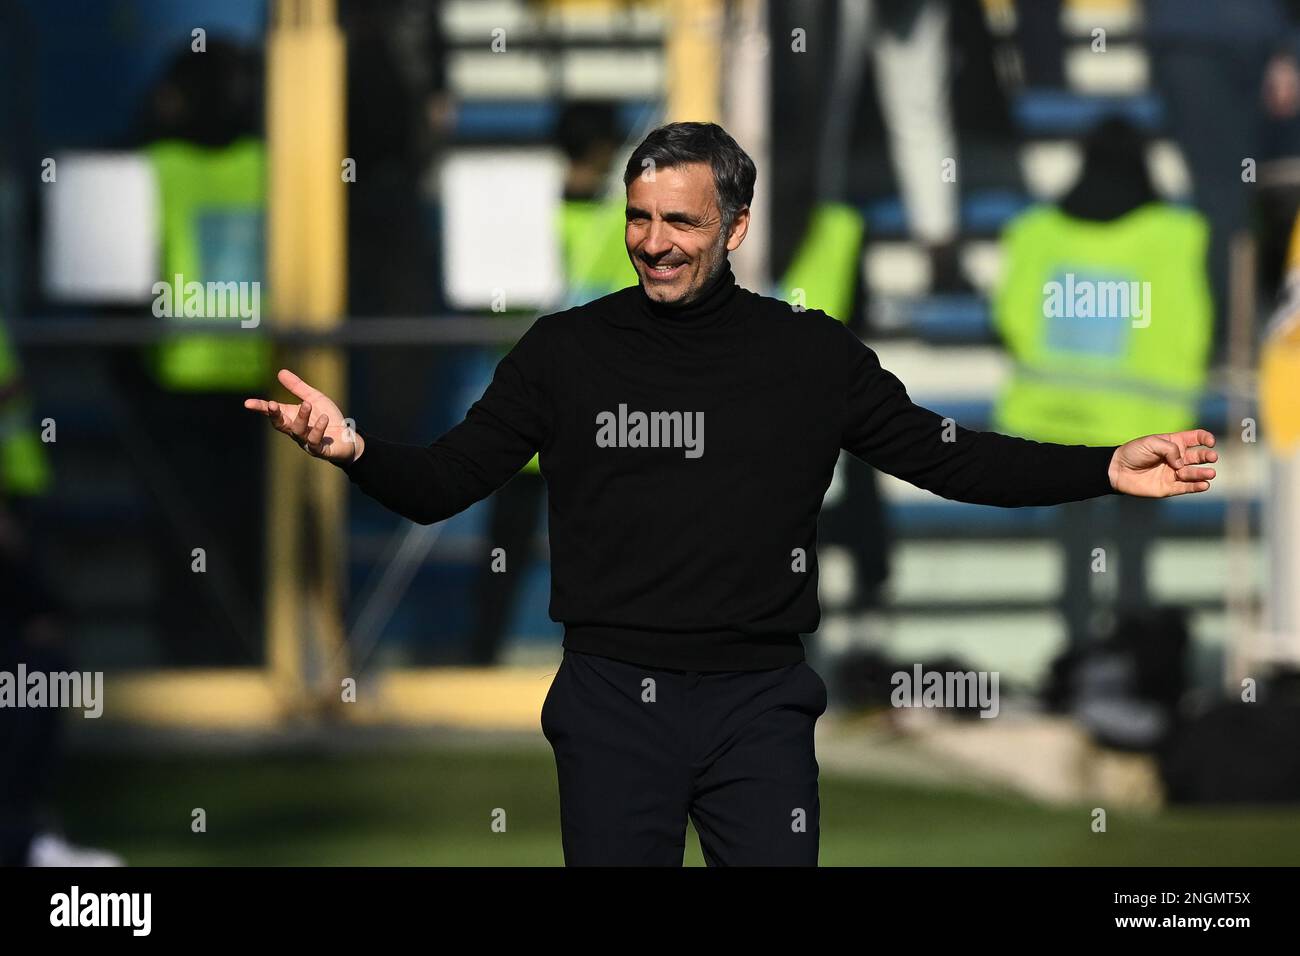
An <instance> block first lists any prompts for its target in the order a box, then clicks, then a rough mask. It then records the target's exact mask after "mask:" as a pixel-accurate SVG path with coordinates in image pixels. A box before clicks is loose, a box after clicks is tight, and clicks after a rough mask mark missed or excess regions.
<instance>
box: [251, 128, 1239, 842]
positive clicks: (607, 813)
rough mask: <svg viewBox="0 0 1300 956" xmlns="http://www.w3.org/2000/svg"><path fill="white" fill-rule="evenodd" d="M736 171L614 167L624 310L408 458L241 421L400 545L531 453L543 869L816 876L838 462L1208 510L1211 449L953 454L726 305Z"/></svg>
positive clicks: (722, 149)
mask: <svg viewBox="0 0 1300 956" xmlns="http://www.w3.org/2000/svg"><path fill="white" fill-rule="evenodd" d="M754 178H755V170H754V164H753V162H752V161H751V160H750V158H749V157H748V156H747V155H746V154H745V153H744V151H743V150H741V148H740V147H739V146H738V145H737V144H736V142H735V141H734V140H733V139H732V138H731V137H730V136H728V135H727V134H726V132H725V131H723V130H722V128H721V127H719V126H717V125H715V124H711V123H674V124H670V125H668V126H664V127H661V128H660V129H657V130H655V131H654V132H652V133H651V134H650V135H649V136H648V137H647V138H646V139H645V141H644V142H642V143H641V145H640V146H638V147H637V149H636V150H635V151H634V152H633V154H632V156H631V158H630V159H629V161H628V164H627V168H626V171H625V173H624V182H625V184H626V186H627V233H626V242H627V249H628V254H629V256H630V257H631V260H632V264H633V265H634V266H635V268H636V270H637V272H638V273H639V275H640V279H641V281H640V284H639V285H638V286H635V287H632V288H629V289H624V290H623V291H621V292H616V293H613V294H612V295H608V296H605V297H604V298H601V299H597V300H595V301H594V302H591V303H588V304H587V305H583V306H579V307H577V308H573V309H569V310H567V311H565V312H560V313H556V314H553V315H546V316H543V317H542V318H540V319H538V320H537V321H536V322H535V323H534V324H533V325H532V326H531V327H530V328H529V330H528V331H527V332H526V333H525V334H524V335H523V337H522V338H521V339H520V340H519V342H518V344H517V345H516V346H515V348H514V349H513V350H512V351H511V352H510V353H509V354H508V355H507V356H506V357H505V358H504V359H502V361H501V363H500V364H499V365H498V367H497V370H496V374H495V376H494V378H493V380H492V383H491V384H490V385H489V386H488V388H487V391H486V392H485V393H484V395H483V397H482V398H481V399H480V400H479V401H477V402H475V403H474V405H473V406H472V407H471V408H470V410H469V412H468V414H467V415H466V417H465V420H464V421H462V422H461V423H460V424H459V425H457V426H455V427H454V428H452V429H451V430H450V431H448V432H447V433H446V434H445V435H443V436H442V437H441V438H439V439H438V440H437V441H435V442H434V443H433V444H431V445H428V446H420V445H409V444H401V443H398V442H393V441H388V440H385V439H382V438H379V437H378V436H376V435H375V434H374V433H373V432H371V431H370V430H369V429H368V428H367V429H362V430H358V431H357V432H356V433H355V434H352V433H351V432H349V431H345V428H344V425H343V416H342V413H341V412H340V411H339V409H338V407H337V406H336V405H334V403H333V402H332V401H330V399H329V398H328V397H327V396H325V395H323V394H322V393H320V392H319V391H317V390H316V389H313V388H312V387H311V386H310V385H308V384H307V383H305V382H303V381H302V380H301V379H299V378H298V377H297V376H296V375H294V374H293V373H292V372H290V371H288V370H284V371H282V372H281V373H280V381H281V383H282V384H283V385H284V386H285V387H286V388H287V389H288V390H289V391H290V392H292V393H293V394H294V395H295V396H297V397H298V398H299V399H300V400H301V403H300V404H298V405H290V404H281V403H277V402H272V401H264V400H261V399H249V400H248V401H247V402H246V403H245V406H246V407H247V408H250V409H252V410H254V411H257V412H260V413H262V414H264V415H266V416H267V417H268V418H270V419H271V421H272V424H273V425H274V426H275V427H276V428H277V429H278V430H280V431H283V432H285V433H286V434H288V435H290V436H292V437H293V438H294V440H295V441H297V442H298V443H299V444H300V445H301V446H302V447H303V448H304V449H306V450H307V451H308V452H309V453H310V454H312V455H315V456H318V457H322V458H325V459H327V460H329V461H332V462H334V463H335V464H337V465H339V466H340V467H342V468H344V469H345V470H346V472H347V474H348V476H349V478H350V479H351V480H352V481H353V482H354V483H355V484H356V485H357V486H358V487H359V488H361V490H362V491H364V492H365V493H366V494H368V495H370V496H372V497H374V498H375V499H376V500H378V501H380V502H381V503H383V504H384V505H386V506H387V507H389V508H391V509H392V510H394V511H396V512H398V513H399V514H402V515H404V516H406V517H407V518H410V519H411V520H413V521H418V522H420V523H422V524H428V523H432V522H435V521H441V520H443V519H445V518H448V517H450V516H451V515H454V514H456V513H457V512H459V511H462V510H464V509H465V508H467V507H469V506H470V505H471V504H473V503H474V502H476V501H479V500H480V499H482V498H484V497H486V496H487V495H489V494H491V493H492V491H494V490H495V489H496V488H498V487H500V486H501V485H503V484H504V483H505V482H506V481H507V480H509V479H510V478H511V477H512V476H513V475H514V474H515V473H516V472H517V471H518V470H519V469H520V468H521V467H523V465H524V463H525V462H527V461H528V459H529V457H531V455H532V454H533V453H534V451H538V452H540V460H541V468H542V474H543V476H544V477H545V478H546V482H547V491H548V497H549V519H550V543H551V586H552V593H551V617H552V618H553V619H555V620H556V621H561V622H563V624H564V648H565V650H564V659H563V663H562V664H561V667H560V670H559V672H558V674H557V675H556V678H555V681H554V683H553V684H552V686H551V689H550V692H549V694H548V695H547V699H546V702H545V704H544V705H543V708H542V718H541V719H542V729H543V732H544V733H545V735H546V737H547V739H548V740H549V741H550V743H551V745H552V747H553V749H554V751H555V757H556V766H557V769H558V776H559V788H560V810H561V827H562V831H563V841H564V854H565V861H566V862H567V863H569V864H571V865H572V864H588V863H603V864H618V863H628V864H668V865H680V864H681V861H682V852H683V848H684V845H685V831H686V820H687V817H688V816H689V817H690V819H691V820H692V821H693V822H694V823H695V827H696V830H697V832H698V833H699V836H700V843H701V846H702V849H703V851H704V855H705V858H706V860H707V861H708V862H709V863H710V864H763V863H777V864H809V865H811V864H815V863H816V861H817V843H818V819H819V813H818V798H817V761H816V759H815V756H814V752H813V725H814V724H815V723H816V720H817V718H818V717H819V716H820V715H821V713H822V712H823V711H824V709H825V707H826V687H825V685H824V684H823V683H822V681H821V679H820V678H819V677H818V676H817V674H816V673H815V672H814V671H812V669H811V668H809V667H808V665H807V664H806V663H805V662H804V654H803V647H802V644H801V642H800V635H801V634H803V633H809V632H811V631H814V630H816V628H817V624H818V604H817V560H816V555H817V552H816V545H817V537H816V532H817V513H818V509H819V508H820V506H821V501H822V496H823V494H824V493H825V491H826V489H827V486H828V484H829V482H830V480H831V475H832V472H833V470H834V467H835V461H836V458H837V456H838V454H839V452H840V449H841V448H844V449H847V450H849V451H850V452H852V453H853V454H855V455H857V456H858V457H860V458H862V459H863V460H865V461H866V462H868V463H869V464H871V465H874V466H875V467H877V468H879V469H880V470H882V471H885V472H888V473H889V474H892V475H896V476H898V477H900V478H903V479H906V480H907V481H910V482H912V483H914V484H916V485H919V486H920V487H922V488H926V489H929V490H930V491H933V492H935V493H936V494H939V495H942V496H944V497H946V498H951V499H954V500H958V501H969V502H977V503H982V504H991V505H1000V506H1003V507H1015V506H1020V505H1048V504H1055V503H1058V502H1066V501H1076V500H1080V499H1084V498H1090V497H1094V496H1098V495H1105V494H1111V493H1125V494H1133V495H1140V496H1144V497H1165V496H1169V495H1176V494H1185V493H1190V492H1198V491H1205V490H1207V489H1208V488H1209V485H1210V479H1212V478H1213V477H1214V470H1213V469H1211V468H1205V467H1199V466H1201V465H1203V464H1204V463H1207V462H1213V461H1215V460H1216V459H1217V455H1216V453H1215V452H1214V451H1212V450H1211V449H1210V448H1208V447H1203V446H1208V445H1212V444H1213V442H1214V437H1213V436H1212V435H1210V434H1209V433H1208V432H1205V431H1201V430H1195V431H1188V432H1182V433H1179V434H1175V435H1151V436H1146V437H1144V438H1139V439H1135V440H1133V441H1131V442H1128V443H1127V444H1125V445H1120V446H1117V447H1108V448H1091V447H1085V446H1063V445H1051V444H1039V443H1035V442H1031V441H1024V440H1022V439H1018V438H1011V437H1007V436H1004V435H998V434H994V433H991V432H975V431H970V430H968V429H964V428H961V427H960V426H958V425H957V424H956V423H955V422H952V421H951V420H947V419H943V418H940V417H939V416H938V415H936V414H935V413H933V412H930V411H928V410H926V409H924V408H920V407H919V406H917V405H914V404H912V402H911V400H910V399H909V398H908V395H907V392H906V390H905V389H904V388H903V385H902V383H901V382H900V381H899V380H898V379H897V378H895V377H894V376H893V375H891V374H890V373H889V372H887V371H885V370H884V369H883V368H881V366H880V363H879V361H878V360H877V358H876V354H875V353H874V352H873V351H872V350H871V349H869V348H868V347H867V346H865V345H864V344H863V343H862V342H861V341H860V340H859V339H858V338H857V337H856V336H855V335H854V334H853V333H851V332H849V331H848V330H847V329H845V327H844V326H843V325H841V324H840V323H839V322H838V321H836V320H835V319H832V318H830V317H829V316H827V315H825V314H824V313H821V312H818V311H815V310H814V311H806V312H800V311H797V310H795V309H793V308H791V306H789V305H788V304H786V303H785V302H782V301H780V300H776V299H771V298H767V297H764V296H761V295H757V294H755V293H753V292H750V291H748V290H746V289H742V288H740V287H739V286H737V285H736V282H735V277H734V276H733V275H732V273H731V268H730V265H729V264H728V261H727V255H728V253H730V252H731V251H733V250H735V249H736V248H737V247H738V246H739V245H740V243H741V242H742V241H743V240H744V238H745V233H746V230H747V229H748V226H749V203H750V201H751V198H752V195H753V187H754Z"/></svg>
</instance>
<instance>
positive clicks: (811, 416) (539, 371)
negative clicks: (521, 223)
mask: <svg viewBox="0 0 1300 956" xmlns="http://www.w3.org/2000/svg"><path fill="white" fill-rule="evenodd" d="M656 413H658V414H656ZM361 434H362V436H363V437H364V439H365V452H364V453H363V454H362V456H361V457H360V458H359V459H357V461H355V462H354V463H352V464H351V465H350V466H348V467H347V469H346V470H347V472H348V475H349V477H350V478H351V480H352V481H353V482H354V483H355V484H356V485H357V486H358V487H359V488H361V490H362V491H364V492H365V493H366V494H368V495H370V496H371V497H373V498H375V499H376V500H378V501H379V502H381V503H382V504H384V505H385V506H387V507H388V508H391V509H392V510H393V511H396V512H397V513H399V514H401V515H404V516H406V517H407V518H410V519H411V520H412V521H417V522H419V523H421V524H429V523H432V522H435V521H441V520H443V519H445V518H448V517H450V516H451V515H454V514H456V513H457V512H459V511H462V510H464V509H465V508H468V507H469V506H470V505H472V504H473V503H474V502H476V501H479V500H480V499H482V498H485V497H486V496H487V495H489V494H491V493H492V492H493V491H494V490H495V489H497V488H499V487H500V486H501V485H503V484H505V482H506V481H508V480H509V479H510V478H511V477H512V476H513V475H514V474H515V473H516V472H518V471H519V470H520V468H522V467H523V466H524V464H525V463H526V462H527V461H528V459H529V458H530V457H531V456H532V455H533V453H534V452H535V451H539V452H540V462H541V469H542V475H543V477H544V478H545V479H546V483H547V490H548V497H549V516H550V545H551V608H550V612H551V618H552V619H553V620H556V621H559V622H562V623H563V624H564V632H565V633H564V646H565V647H568V648H571V649H573V650H578V651H586V652H588V653H594V654H600V655H604V656H606V657H612V658H616V659H620V660H625V661H631V662H633V663H640V664H644V665H647V666H657V667H668V668H677V669H683V670H759V669H763V668H771V667H780V666H783V665H786V664H790V663H794V662H796V661H799V660H802V659H803V645H802V642H801V641H800V634H805V633H810V632H812V631H814V630H816V629H817V624H818V620H819V614H820V611H819V607H818V603H817V551H816V549H817V513H818V510H819V509H820V508H821V502H822V496H823V495H824V494H825V492H826V489H827V486H828V485H829V483H830V480H831V475H832V473H833V471H834V468H835V462H836V459H837V458H838V456H839V453H840V449H841V448H844V449H847V450H848V451H850V452H852V453H853V454H855V455H857V456H858V457H859V458H861V459H863V460H864V461H866V462H867V463H869V464H871V465H873V466H875V467H876V468H878V469H880V470H881V471H884V472H887V473H889V474H891V475H896V476H898V477H899V478H903V479H905V480H907V481H910V482H911V483H913V484H915V485H918V486H920V487H922V488H926V489H928V490H930V491H932V492H934V493H935V494H938V495H942V496H943V497H945V498H951V499H953V500H956V501H967V502H975V503H979V504H988V505H999V506H1002V507H1016V506H1020V505H1050V504H1057V503H1060V502H1066V501H1076V500H1080V499H1083V498H1091V497H1094V496H1097V495H1104V494H1110V493H1112V489H1111V486H1110V480H1109V478H1108V477H1107V469H1108V466H1109V464H1110V459H1111V455H1112V453H1113V451H1114V449H1113V447H1112V448H1090V447H1085V446H1081V445H1074V446H1065V445H1050V444H1041V443H1037V442H1032V441H1025V440H1023V439H1019V438H1011V437H1008V436H1005V435H999V434H996V433H992V432H976V431H970V430H968V429H965V428H962V427H960V426H958V425H956V424H954V423H951V422H950V421H948V420H945V419H943V418H941V417H940V416H939V415H937V414H935V413H934V412H931V411H928V410H927V409H924V408H921V407H920V406H917V405H914V404H913V403H912V402H911V400H910V399H909V398H908V395H907V392H906V391H905V389H904V388H903V385H902V383H901V382H900V381H899V380H898V379H897V378H895V377H894V376H893V375H892V374H890V373H889V372H887V371H885V370H884V369H883V368H881V366H880V363H879V361H878V360H877V358H876V354H875V352H873V351H872V350H871V349H870V348H868V347H867V346H866V345H864V344H863V343H862V342H861V340H859V339H858V337H857V336H856V335H854V334H853V333H852V332H850V331H848V330H847V329H846V328H845V327H844V326H843V325H841V324H840V323H839V322H837V321H836V320H835V319H832V318H830V317H829V316H827V315H826V314H825V313H823V312H819V311H815V310H810V311H804V312H799V311H795V310H794V309H793V308H792V307H791V306H790V305H788V304H787V303H785V302H783V301H781V300H779V299H773V298H768V297H766V296H761V295H757V294H756V293H753V292H750V291H748V290H747V289H743V288H740V287H739V286H737V285H736V282H735V277H734V276H733V274H732V272H731V269H730V267H729V266H727V267H726V268H724V270H723V271H722V272H721V273H719V275H718V276H716V277H715V278H714V279H713V280H712V281H711V282H710V283H709V284H708V285H707V286H706V287H705V289H704V290H702V291H701V294H700V296H698V297H697V298H696V300H695V301H694V302H692V303H691V304H689V305H687V306H684V307H677V308H674V307H665V306H663V305H660V304H658V303H655V302H653V301H652V300H650V299H649V298H648V297H647V296H646V295H645V294H644V292H643V291H642V290H641V287H640V286H633V287H631V288H628V289H624V290H622V291H620V292H615V293H613V294H612V295H607V296H605V297H603V298H600V299H597V300H595V301H594V302H590V303H588V304H586V305H582V306H578V307H576V308H573V309H568V310H567V311H564V312H558V313H555V314H552V315H545V316H542V317H541V318H540V319H538V320H537V321H536V322H534V323H533V324H532V326H530V327H529V329H528V331H527V332H525V333H524V335H523V337H522V338H521V339H520V340H519V342H518V343H517V344H516V345H515V347H514V348H513V349H512V350H511V351H510V353H509V354H508V355H506V356H505V358H503V359H502V360H501V362H500V364H499V365H498V366H497V369H496V373H495V375H494V377H493V379H492V382H491V384H490V385H489V386H488V388H487V391H486V392H485V393H484V394H483V397H482V398H481V399H479V400H478V401H477V402H475V403H474V404H473V406H472V407H471V408H470V410H469V412H468V414H467V415H466V417H465V420H464V421H462V422H461V423H460V424H458V425H456V426H455V427H454V428H452V429H451V430H450V431H448V432H447V433H446V434H444V435H443V436H442V437H441V438H439V439H438V440H437V441H435V442H434V443H433V444H431V445H428V446H420V445H407V444H399V443H396V442H391V441H386V440H384V439H381V438H379V437H376V436H375V435H374V434H372V433H371V432H370V431H369V430H368V429H362V430H361Z"/></svg>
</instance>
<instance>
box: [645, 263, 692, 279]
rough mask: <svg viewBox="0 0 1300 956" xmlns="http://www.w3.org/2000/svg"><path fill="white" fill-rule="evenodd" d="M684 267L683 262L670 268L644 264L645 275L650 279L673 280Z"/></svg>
mask: <svg viewBox="0 0 1300 956" xmlns="http://www.w3.org/2000/svg"><path fill="white" fill-rule="evenodd" d="M685 267H686V263H685V262H678V263H675V264H674V265H671V266H662V265H659V266H656V265H651V264H650V263H648V262H647V263H645V274H646V276H648V277H649V278H652V279H660V280H667V279H675V278H677V276H678V275H679V274H680V273H681V271H682V269H684V268H685Z"/></svg>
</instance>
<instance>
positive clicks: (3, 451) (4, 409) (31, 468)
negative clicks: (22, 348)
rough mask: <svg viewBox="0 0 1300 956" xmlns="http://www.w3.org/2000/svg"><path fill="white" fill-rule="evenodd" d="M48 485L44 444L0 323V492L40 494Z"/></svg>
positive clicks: (22, 494) (15, 357)
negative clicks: (35, 424) (33, 419)
mask: <svg viewBox="0 0 1300 956" xmlns="http://www.w3.org/2000/svg"><path fill="white" fill-rule="evenodd" d="M49 485H50V464H49V459H48V457H47V456H46V453H45V445H44V444H43V443H42V442H41V439H40V434H39V433H38V431H37V429H36V428H35V426H34V425H33V423H32V405H31V400H30V399H29V398H28V395H27V392H26V391H25V389H24V388H23V383H22V369H21V367H20V366H19V364H18V356H17V355H16V354H15V353H14V351H13V348H12V347H11V346H10V344H9V336H8V335H7V334H6V333H5V329H4V324H3V323H0V492H2V493H3V494H4V495H5V496H6V497H11V496H24V497H26V496H31V495H40V494H44V493H45V491H46V490H47V489H48V488H49Z"/></svg>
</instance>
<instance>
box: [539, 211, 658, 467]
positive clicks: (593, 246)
mask: <svg viewBox="0 0 1300 956" xmlns="http://www.w3.org/2000/svg"><path fill="white" fill-rule="evenodd" d="M625 207H626V203H625V200H624V198H623V197H622V196H617V197H614V198H611V199H608V200H597V199H566V200H565V201H564V202H563V203H561V204H560V211H559V216H558V228H559V233H560V256H561V259H562V261H563V263H564V281H565V286H566V287H567V289H568V294H567V299H566V305H580V304H582V303H584V302H590V301H591V300H592V299H598V298H600V297H601V296H603V295H608V294H609V293H611V292H617V291H618V290H619V289H626V288H627V287H628V286H633V285H636V284H637V282H638V277H637V274H636V269H635V268H634V267H633V266H632V262H631V260H629V259H628V256H627V245H626V243H625V242H624V238H623V236H624V230H625V227H626V221H627V214H626V212H625ZM523 470H524V471H529V472H532V473H534V474H538V473H539V472H540V471H541V467H540V464H539V462H538V459H537V456H536V455H533V457H532V458H531V459H529V461H528V464H526V465H524V469H523Z"/></svg>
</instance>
